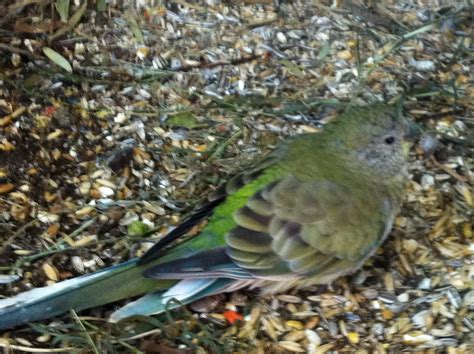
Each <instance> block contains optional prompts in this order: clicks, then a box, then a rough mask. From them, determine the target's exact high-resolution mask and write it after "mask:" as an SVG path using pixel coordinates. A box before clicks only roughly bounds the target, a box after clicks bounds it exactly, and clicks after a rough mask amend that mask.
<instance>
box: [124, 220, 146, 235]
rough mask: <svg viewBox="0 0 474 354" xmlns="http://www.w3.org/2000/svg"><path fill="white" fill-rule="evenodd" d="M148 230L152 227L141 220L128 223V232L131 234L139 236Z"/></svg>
mask: <svg viewBox="0 0 474 354" xmlns="http://www.w3.org/2000/svg"><path fill="white" fill-rule="evenodd" d="M148 230H150V227H149V226H148V225H147V224H145V223H143V222H141V221H139V220H135V221H132V222H131V223H130V225H128V228H127V232H128V234H129V235H130V236H139V235H143V234H145V233H146V232H147V231H148Z"/></svg>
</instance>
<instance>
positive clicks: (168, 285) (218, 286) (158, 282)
mask: <svg viewBox="0 0 474 354" xmlns="http://www.w3.org/2000/svg"><path fill="white" fill-rule="evenodd" d="M148 266H149V265H148V264H147V265H145V266H142V265H138V264H137V260H131V261H128V262H125V263H121V264H119V265H116V266H114V267H110V268H107V269H104V270H100V271H97V272H95V273H91V274H87V275H83V276H81V277H78V278H74V279H69V280H65V281H62V282H59V283H57V284H54V285H51V286H47V287H43V288H36V289H33V290H29V291H26V292H23V293H21V294H19V295H17V296H15V297H12V298H9V299H3V300H0V330H2V329H6V328H11V327H15V326H18V325H22V324H25V323H28V322H34V321H38V320H42V319H46V318H50V317H53V316H57V315H60V314H62V313H65V312H67V311H69V310H71V309H73V310H75V311H80V310H84V309H87V308H91V307H96V306H100V305H104V304H108V303H111V302H115V301H118V300H121V299H125V298H130V297H134V296H138V295H141V294H144V293H149V294H147V295H145V296H144V297H142V298H140V299H138V300H136V301H133V302H131V303H129V304H127V305H126V306H124V307H122V308H120V309H118V310H117V311H115V312H114V313H113V314H112V315H111V317H110V320H111V321H113V322H118V321H120V320H122V319H125V318H129V317H133V316H147V315H152V314H158V313H161V312H164V311H166V310H167V309H172V308H175V307H179V306H180V305H182V304H188V303H190V302H193V301H195V300H198V299H201V298H203V297H206V296H209V295H213V294H217V293H221V292H225V291H232V290H235V289H238V288H240V287H243V286H245V285H247V282H245V281H244V282H242V281H238V280H235V279H226V278H220V279H219V278H217V279H216V278H212V279H210V278H209V279H207V278H206V279H184V280H164V279H147V278H144V277H143V271H144V269H145V268H146V267H148ZM171 299H174V300H176V301H170V300H171Z"/></svg>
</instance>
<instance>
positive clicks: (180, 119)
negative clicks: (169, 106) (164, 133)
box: [165, 111, 200, 129]
mask: <svg viewBox="0 0 474 354" xmlns="http://www.w3.org/2000/svg"><path fill="white" fill-rule="evenodd" d="M165 125H167V126H171V127H183V128H187V129H193V128H196V127H198V126H200V124H199V123H198V121H197V118H196V117H195V116H194V114H193V113H192V112H190V111H184V112H178V113H176V114H173V115H170V116H169V117H168V119H166V121H165Z"/></svg>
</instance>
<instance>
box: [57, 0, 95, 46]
mask: <svg viewBox="0 0 474 354" xmlns="http://www.w3.org/2000/svg"><path fill="white" fill-rule="evenodd" d="M86 9H87V0H83V3H82V5H81V6H80V7H79V9H77V11H76V12H75V13H74V15H72V16H71V18H70V19H69V21H68V22H67V23H66V25H64V26H63V27H61V28H60V29H58V30H57V31H56V32H54V33H53V34H52V35H50V36H49V37H48V39H49V40H50V41H54V40H55V39H57V38H59V37H62V36H63V35H65V34H66V33H68V32H69V31H71V30H72V29H73V28H74V27H76V25H77V24H78V23H79V21H80V20H81V18H82V15H84V13H85V12H86Z"/></svg>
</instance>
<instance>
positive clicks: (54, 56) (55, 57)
mask: <svg viewBox="0 0 474 354" xmlns="http://www.w3.org/2000/svg"><path fill="white" fill-rule="evenodd" d="M43 53H44V54H45V55H46V56H47V57H48V58H49V59H50V60H51V61H52V62H53V63H55V64H57V65H59V66H60V67H61V68H63V69H64V70H66V71H67V72H70V73H72V66H71V64H69V62H68V61H67V59H66V58H64V57H63V56H62V55H61V54H59V53H58V52H56V51H54V50H52V49H51V48H48V47H44V48H43Z"/></svg>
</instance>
